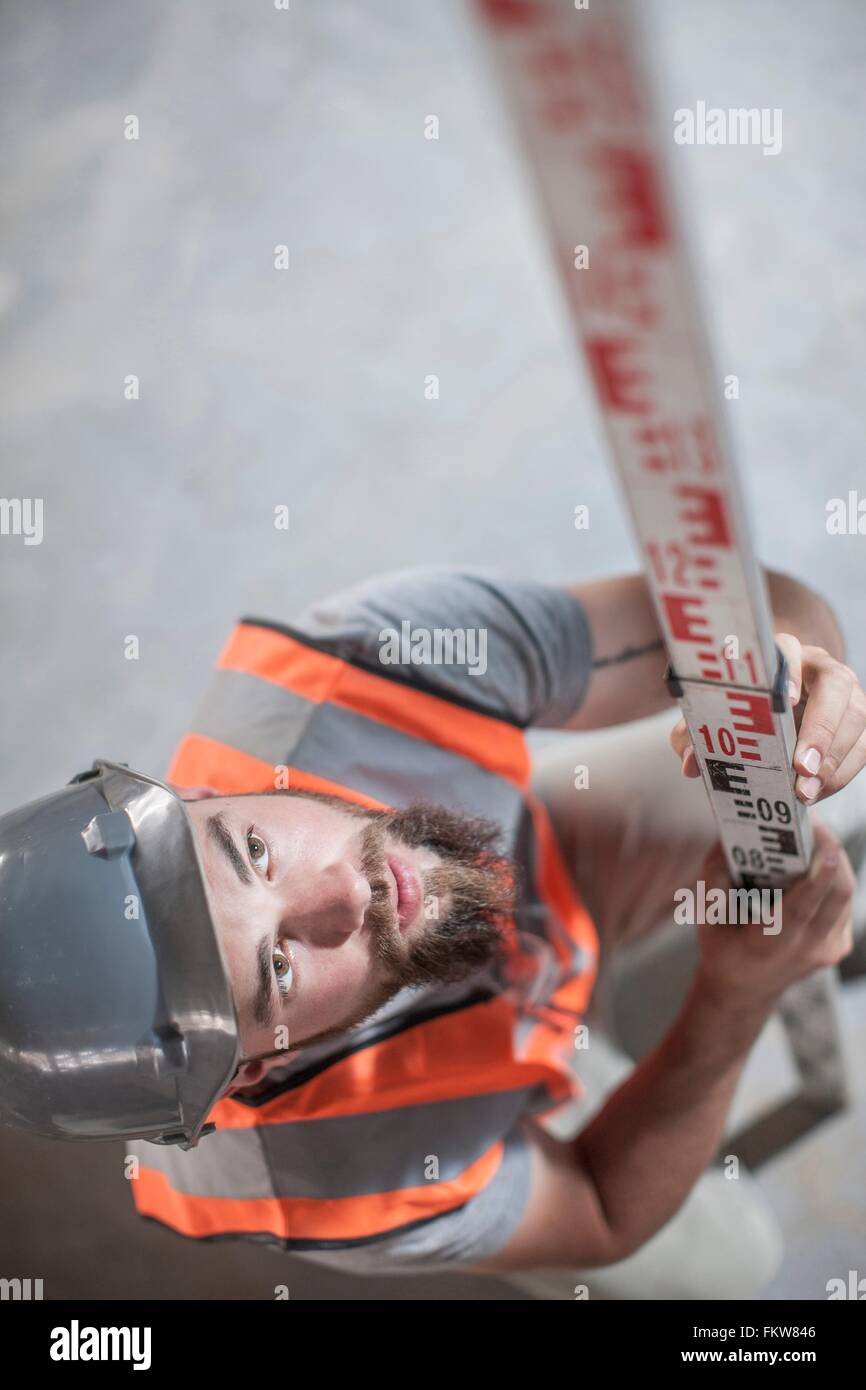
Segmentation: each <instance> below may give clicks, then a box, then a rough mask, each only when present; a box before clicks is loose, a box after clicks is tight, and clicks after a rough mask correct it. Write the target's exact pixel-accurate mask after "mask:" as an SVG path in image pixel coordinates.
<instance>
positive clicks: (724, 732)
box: [698, 724, 737, 758]
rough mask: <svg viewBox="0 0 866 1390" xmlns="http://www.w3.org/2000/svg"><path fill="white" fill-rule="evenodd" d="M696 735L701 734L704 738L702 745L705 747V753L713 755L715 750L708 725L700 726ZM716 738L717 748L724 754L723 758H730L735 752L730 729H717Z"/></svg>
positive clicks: (735, 748)
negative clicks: (717, 738) (717, 741)
mask: <svg viewBox="0 0 866 1390" xmlns="http://www.w3.org/2000/svg"><path fill="white" fill-rule="evenodd" d="M698 733H699V734H703V736H704V743H705V744H706V745H707V752H708V753H715V751H716V750H715V748H714V747H713V739H712V735H711V734H710V726H709V724H702V725H701V727H700V728H699V729H698ZM718 737H719V747H720V749H721V750H722V752H723V753H724V755H725V757H726V758H732V757H733V755H734V753H735V752H736V751H737V745H736V743H735V741H734V736H733V734H732V733H731V731H730V729H725V728H721V729H719V731H718Z"/></svg>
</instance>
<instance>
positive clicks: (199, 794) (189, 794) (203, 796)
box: [166, 782, 219, 801]
mask: <svg viewBox="0 0 866 1390" xmlns="http://www.w3.org/2000/svg"><path fill="white" fill-rule="evenodd" d="M166 786H168V787H171V789H172V791H173V792H177V794H178V796H179V797H180V799H181V801H206V800H207V798H208V797H209V796H219V792H217V791H214V789H213V787H178V786H175V784H174V782H167V783H166Z"/></svg>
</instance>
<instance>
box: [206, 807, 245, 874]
mask: <svg viewBox="0 0 866 1390" xmlns="http://www.w3.org/2000/svg"><path fill="white" fill-rule="evenodd" d="M207 833H208V835H209V836H210V838H211V839H212V840H213V842H214V844H215V845H216V846H217V847H218V848H219V849H220V850H222V852H223V854H224V855H225V857H226V859H227V860H228V861H229V863H230V864H231V866H232V868H233V869H234V871H235V873H236V874H237V876H238V878H239V879H240V881H241V883H244V884H249V883H252V881H253V875H252V871H251V870H250V869H249V868H248V867H247V864H246V862H245V861H244V857H243V855H242V854H241V853H240V851H239V849H238V847H237V845H236V844H235V842H234V840H233V839H232V836H231V831H230V830H229V828H228V826H227V825H226V821H225V817H224V815H223V813H222V811H218V812H217V813H216V815H213V816H208V818H207Z"/></svg>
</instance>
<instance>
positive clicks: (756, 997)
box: [696, 821, 856, 1009]
mask: <svg viewBox="0 0 866 1390" xmlns="http://www.w3.org/2000/svg"><path fill="white" fill-rule="evenodd" d="M812 828H813V830H814V833H815V852H814V854H813V856H812V863H811V864H810V866H809V870H808V873H805V874H802V875H801V877H800V878H798V879H796V880H795V881H794V882H793V883H792V884H791V885H790V887H788V888H785V889H783V890H782V899H781V912H782V919H781V930H780V931H779V932H778V933H773V934H767V933H765V931H764V927H763V925H762V924H761V923H760V922H740V923H730V922H729V923H727V924H722V923H702V924H701V925H700V926H699V927H698V942H699V945H700V951H701V958H700V964H699V967H698V973H697V977H696V980H697V983H698V984H699V987H700V988H701V989H702V990H703V991H704V992H705V993H707V994H708V995H711V996H714V997H715V998H716V999H717V1000H718V1002H719V1003H722V1004H724V1003H732V1004H734V1005H737V1004H739V1005H741V1006H742V1007H743V1008H744V1009H750V1008H752V1007H754V1006H755V1005H757V1006H758V1007H766V1008H768V1009H771V1008H772V1007H773V1006H774V1004H775V1001H776V1000H777V999H778V997H779V996H780V995H781V994H782V993H784V991H785V990H786V989H787V988H788V986H789V985H792V984H794V983H795V981H797V980H801V979H803V978H804V976H806V975H811V974H812V972H813V971H815V970H821V969H823V968H824V967H825V966H830V965H838V964H839V961H841V960H843V959H844V957H845V956H847V955H848V953H849V951H851V949H852V947H853V944H854V937H853V906H852V905H853V900H854V889H855V886H856V878H855V876H854V871H853V869H852V868H851V863H850V860H849V859H848V856H847V854H846V853H845V851H844V850H843V849H842V846H841V845H840V844H839V842H838V840H837V839H836V838H835V836H834V835H832V834H831V832H830V831H829V830H828V829H827V827H826V826H825V825H822V824H821V823H820V822H818V821H813V822H812ZM702 876H703V878H704V881H705V883H706V885H707V888H708V889H709V888H721V889H722V890H723V891H724V892H726V893H727V891H728V890H729V889H730V888H731V887H732V886H733V885H732V883H731V879H730V877H729V875H728V870H727V866H726V863H725V858H724V853H723V851H722V847H721V844H720V842H718V841H717V842H716V844H715V845H714V846H713V848H712V849H711V850H710V851H709V853H708V854H707V856H706V858H705V860H704V864H703V869H702Z"/></svg>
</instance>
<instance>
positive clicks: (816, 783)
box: [797, 777, 821, 801]
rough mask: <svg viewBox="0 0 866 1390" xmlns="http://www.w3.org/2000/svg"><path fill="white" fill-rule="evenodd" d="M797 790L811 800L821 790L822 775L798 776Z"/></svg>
mask: <svg viewBox="0 0 866 1390" xmlns="http://www.w3.org/2000/svg"><path fill="white" fill-rule="evenodd" d="M797 790H798V792H800V793H801V794H802V795H803V796H805V797H806V800H807V801H811V800H812V798H813V797H814V796H817V795H818V793H819V791H820V790H821V779H820V777H798V778H797Z"/></svg>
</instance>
